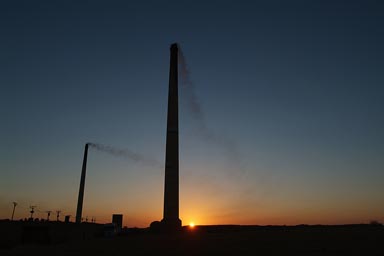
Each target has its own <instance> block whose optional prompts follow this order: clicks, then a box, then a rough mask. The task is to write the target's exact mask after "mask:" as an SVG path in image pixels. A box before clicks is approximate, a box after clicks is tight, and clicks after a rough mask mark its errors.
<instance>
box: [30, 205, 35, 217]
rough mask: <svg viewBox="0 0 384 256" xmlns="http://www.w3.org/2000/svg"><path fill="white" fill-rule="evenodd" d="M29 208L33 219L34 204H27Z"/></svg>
mask: <svg viewBox="0 0 384 256" xmlns="http://www.w3.org/2000/svg"><path fill="white" fill-rule="evenodd" d="M29 208H30V209H31V211H30V213H31V219H32V220H33V214H34V213H35V208H36V206H34V205H31V206H29Z"/></svg>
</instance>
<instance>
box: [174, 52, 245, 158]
mask: <svg viewBox="0 0 384 256" xmlns="http://www.w3.org/2000/svg"><path fill="white" fill-rule="evenodd" d="M178 46H179V47H178V49H179V64H180V69H179V73H180V78H181V79H180V80H181V85H182V89H183V90H184V93H183V94H182V95H183V98H184V100H185V104H186V107H187V110H188V111H189V112H190V114H191V116H192V118H193V119H194V120H195V121H196V125H197V128H198V133H199V135H200V136H202V138H203V139H204V140H205V141H207V142H210V143H212V144H214V145H216V146H218V147H220V148H221V149H223V151H224V152H225V153H226V155H227V157H228V158H230V160H231V162H232V163H235V164H236V165H239V164H240V158H239V153H238V150H237V146H236V144H235V142H234V141H232V140H231V139H229V138H226V137H223V136H220V135H219V134H217V133H216V132H215V131H214V130H212V129H210V128H209V127H208V126H207V123H206V119H205V114H204V111H203V108H202V107H201V104H200V101H199V98H198V97H197V94H196V87H195V84H194V83H193V81H192V80H191V75H190V72H189V69H188V65H187V63H186V59H185V56H184V54H183V51H182V50H181V47H180V45H178Z"/></svg>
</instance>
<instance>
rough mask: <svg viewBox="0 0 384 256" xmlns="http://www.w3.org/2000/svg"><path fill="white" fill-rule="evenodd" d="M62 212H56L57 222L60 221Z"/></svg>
mask: <svg viewBox="0 0 384 256" xmlns="http://www.w3.org/2000/svg"><path fill="white" fill-rule="evenodd" d="M60 213H61V211H56V214H57V215H56V221H59V218H60Z"/></svg>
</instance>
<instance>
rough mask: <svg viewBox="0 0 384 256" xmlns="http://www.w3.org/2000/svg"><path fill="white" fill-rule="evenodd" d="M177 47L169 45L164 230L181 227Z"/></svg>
mask: <svg viewBox="0 0 384 256" xmlns="http://www.w3.org/2000/svg"><path fill="white" fill-rule="evenodd" d="M177 59H178V47H177V44H176V43H174V44H172V45H171V57H170V69H169V91H168V114H167V141H166V152H165V182H164V212H163V219H162V221H161V223H162V226H163V228H164V229H165V230H169V231H174V230H179V229H181V220H180V219H179V109H178V74H177V65H178V64H177Z"/></svg>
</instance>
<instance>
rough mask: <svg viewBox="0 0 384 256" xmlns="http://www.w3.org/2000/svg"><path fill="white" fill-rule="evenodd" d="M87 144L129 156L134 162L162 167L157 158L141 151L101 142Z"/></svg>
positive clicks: (115, 153) (104, 150)
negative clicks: (137, 151)
mask: <svg viewBox="0 0 384 256" xmlns="http://www.w3.org/2000/svg"><path fill="white" fill-rule="evenodd" d="M87 144H88V145H89V146H90V147H91V148H93V149H96V150H99V151H102V152H105V153H108V154H111V155H113V156H116V157H123V158H127V159H129V160H132V161H133V162H136V163H142V164H146V165H150V166H154V167H162V166H161V164H160V162H158V161H157V160H155V159H151V158H148V157H145V156H143V155H141V154H139V153H136V152H133V151H131V150H129V149H118V148H115V147H112V146H108V145H103V144H100V143H91V142H89V143H87Z"/></svg>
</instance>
